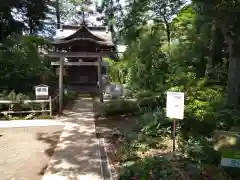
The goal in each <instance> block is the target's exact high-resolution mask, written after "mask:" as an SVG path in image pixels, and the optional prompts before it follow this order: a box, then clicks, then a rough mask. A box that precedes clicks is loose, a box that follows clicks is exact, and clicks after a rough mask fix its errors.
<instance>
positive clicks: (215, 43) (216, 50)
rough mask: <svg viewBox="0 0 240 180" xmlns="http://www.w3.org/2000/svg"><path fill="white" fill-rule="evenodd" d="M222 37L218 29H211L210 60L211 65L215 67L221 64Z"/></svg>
mask: <svg viewBox="0 0 240 180" xmlns="http://www.w3.org/2000/svg"><path fill="white" fill-rule="evenodd" d="M223 42H224V37H223V35H222V32H221V30H220V29H219V28H215V29H213V37H212V47H211V59H212V65H213V66H215V65H217V64H219V63H222V48H223Z"/></svg>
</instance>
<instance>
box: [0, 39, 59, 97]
mask: <svg viewBox="0 0 240 180" xmlns="http://www.w3.org/2000/svg"><path fill="white" fill-rule="evenodd" d="M39 45H41V46H43V45H48V42H46V41H44V40H42V39H41V38H36V37H33V36H18V35H13V36H10V37H8V39H7V40H6V41H5V43H4V48H3V50H2V51H1V52H0V54H1V55H0V66H1V67H2V68H1V69H0V87H1V88H3V89H4V90H8V91H11V90H15V91H16V92H22V93H28V92H32V91H33V87H34V86H35V85H37V84H48V85H49V86H51V85H52V83H53V81H54V79H55V75H54V73H53V69H52V67H51V65H50V60H49V59H46V58H44V57H42V56H40V55H39V52H38V46H39ZM20 84H21V85H20Z"/></svg>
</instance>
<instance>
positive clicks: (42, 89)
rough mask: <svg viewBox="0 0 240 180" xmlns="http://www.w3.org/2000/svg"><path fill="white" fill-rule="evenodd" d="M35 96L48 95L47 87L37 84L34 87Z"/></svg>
mask: <svg viewBox="0 0 240 180" xmlns="http://www.w3.org/2000/svg"><path fill="white" fill-rule="evenodd" d="M35 95H36V96H48V87H44V86H42V87H41V86H38V87H36V88H35Z"/></svg>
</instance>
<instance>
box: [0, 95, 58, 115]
mask: <svg viewBox="0 0 240 180" xmlns="http://www.w3.org/2000/svg"><path fill="white" fill-rule="evenodd" d="M58 96H59V93H58V92H56V93H55V96H54V98H53V99H52V98H51V96H50V97H49V99H43V100H42V99H36V100H20V101H18V100H0V104H7V105H8V110H7V111H1V112H0V113H2V114H5V115H7V114H23V113H44V112H49V115H50V116H52V112H53V111H54V110H55V109H56V107H57V106H58V99H59V98H58ZM16 104H19V105H21V104H41V109H40V110H34V109H33V108H32V110H13V106H14V105H16ZM46 104H48V108H47V109H46V108H45V107H47V106H46Z"/></svg>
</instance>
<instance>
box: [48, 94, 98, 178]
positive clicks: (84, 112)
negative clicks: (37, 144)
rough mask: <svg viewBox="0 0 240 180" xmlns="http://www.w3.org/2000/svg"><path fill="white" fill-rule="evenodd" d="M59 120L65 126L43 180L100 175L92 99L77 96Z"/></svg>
mask: <svg viewBox="0 0 240 180" xmlns="http://www.w3.org/2000/svg"><path fill="white" fill-rule="evenodd" d="M61 122H63V123H64V124H65V128H64V131H63V133H62V135H61V137H60V141H59V143H58V145H57V148H56V149H55V152H54V154H53V156H52V159H51V161H50V164H49V166H48V169H47V170H46V173H45V175H44V177H43V180H55V179H58V180H62V179H64V180H65V179H66V180H68V179H74V180H75V179H76V180H84V179H87V180H101V179H103V177H102V168H101V167H102V166H101V157H100V151H99V142H98V139H97V138H96V131H95V124H94V113H93V102H92V99H91V98H79V99H78V100H77V101H76V103H75V105H74V107H73V109H72V111H69V112H68V113H67V116H66V118H63V119H61Z"/></svg>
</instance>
